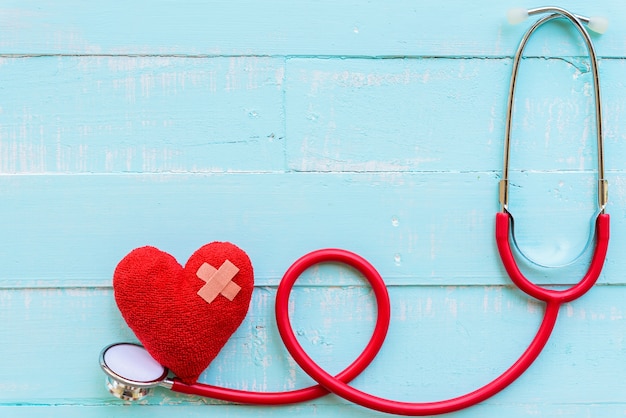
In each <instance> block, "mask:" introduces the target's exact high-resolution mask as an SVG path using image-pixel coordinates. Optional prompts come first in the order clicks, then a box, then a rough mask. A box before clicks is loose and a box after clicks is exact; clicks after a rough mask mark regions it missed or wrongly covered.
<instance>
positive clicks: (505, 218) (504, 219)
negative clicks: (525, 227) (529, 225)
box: [496, 7, 609, 303]
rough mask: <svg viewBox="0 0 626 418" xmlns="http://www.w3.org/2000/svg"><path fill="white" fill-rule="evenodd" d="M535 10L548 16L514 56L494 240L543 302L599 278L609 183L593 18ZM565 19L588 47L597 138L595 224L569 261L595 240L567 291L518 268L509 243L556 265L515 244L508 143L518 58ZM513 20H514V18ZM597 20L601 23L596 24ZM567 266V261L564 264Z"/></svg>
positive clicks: (567, 296) (516, 277)
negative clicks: (537, 35) (535, 37)
mask: <svg viewBox="0 0 626 418" xmlns="http://www.w3.org/2000/svg"><path fill="white" fill-rule="evenodd" d="M538 13H550V14H549V15H548V16H546V17H543V18H541V19H539V20H538V21H537V22H536V23H535V24H533V25H532V26H531V27H530V29H528V30H527V31H526V33H525V34H524V36H523V38H522V40H521V41H520V44H519V47H518V49H517V52H516V53H515V56H514V58H513V69H512V73H511V83H510V86H509V96H508V103H507V114H506V127H505V135H504V165H503V169H502V180H500V183H499V188H500V190H499V200H500V209H501V211H500V212H499V213H498V214H497V215H496V242H497V246H498V251H499V253H500V258H501V259H502V263H503V265H504V267H505V269H506V271H507V273H508V275H509V276H510V278H511V280H512V281H513V282H514V283H515V284H516V285H517V286H518V287H519V288H520V289H521V290H522V291H524V292H525V293H527V294H528V295H530V296H532V297H534V298H537V299H540V300H543V301H545V302H548V301H551V300H554V301H559V302H560V303H564V302H569V301H572V300H574V299H576V298H578V297H580V296H582V295H583V294H584V293H585V292H587V291H588V290H589V289H591V287H593V285H594V284H595V283H596V281H597V280H598V277H599V276H600V273H601V271H602V266H603V264H604V260H605V258H606V253H607V249H608V241H609V215H607V214H605V213H604V210H605V207H606V204H607V202H608V182H607V180H606V179H605V178H604V146H603V133H602V106H601V98H600V77H599V73H598V66H597V56H596V52H595V49H594V46H593V43H592V41H591V37H590V36H589V33H588V32H587V30H586V29H585V26H584V25H583V22H586V23H588V24H591V23H592V19H589V18H585V17H581V16H577V15H574V14H572V13H571V12H569V11H567V10H564V9H561V8H557V7H544V8H538V9H532V10H529V11H527V14H528V15H532V14H538ZM516 14H519V13H518V12H516V13H513V15H516ZM562 18H564V19H567V20H568V21H569V22H571V23H572V25H573V26H574V27H575V28H576V29H577V31H578V33H579V34H580V35H581V37H582V38H583V40H584V43H585V45H586V47H587V52H588V54H589V61H590V66H591V73H592V77H593V91H594V98H595V120H596V137H597V149H598V173H597V174H598V187H597V195H598V196H597V205H598V209H597V212H596V213H597V216H596V219H595V225H594V227H593V228H592V231H591V233H590V237H589V239H588V241H587V243H588V244H587V245H586V246H585V249H584V250H583V251H582V252H581V253H580V254H579V255H578V256H577V257H575V258H574V260H572V261H571V262H570V263H568V264H571V263H573V262H574V261H576V260H577V259H578V258H579V257H580V256H581V255H582V254H583V253H584V252H586V249H587V247H588V245H589V244H590V243H591V242H593V241H594V239H593V237H594V236H595V248H594V255H593V257H592V260H591V263H590V265H589V268H588V270H587V273H586V274H585V275H584V277H583V278H582V279H581V280H580V281H579V282H578V284H576V285H574V286H573V287H571V288H569V289H566V290H550V289H545V288H543V287H541V286H538V285H536V284H534V283H532V282H531V281H530V280H528V279H527V278H526V277H525V276H524V275H523V274H522V272H521V271H520V269H519V268H518V266H517V263H516V261H515V258H514V256H513V253H512V251H511V242H512V243H513V246H514V247H515V248H516V249H517V252H518V253H519V254H520V255H521V256H522V257H524V258H525V259H526V260H528V261H530V262H531V263H533V264H537V265H540V266H542V267H556V266H546V265H542V264H540V263H538V262H536V261H534V260H532V259H531V258H529V257H528V256H526V255H525V254H524V252H523V251H522V250H521V249H520V248H519V246H518V245H517V241H516V239H515V228H514V225H515V223H514V218H513V215H512V214H511V212H510V211H509V187H508V186H509V179H508V172H509V155H510V143H511V125H512V116H513V102H514V96H515V86H516V80H517V74H518V71H519V65H520V61H521V57H522V54H523V52H524V48H525V47H526V44H527V42H528V40H529V39H530V36H531V35H532V34H533V33H534V32H535V30H537V29H538V28H539V27H540V26H541V25H543V24H545V23H547V22H549V21H551V20H553V19H562ZM513 20H515V19H513ZM595 22H596V23H595V24H594V25H592V26H593V27H595V28H596V30H598V28H600V29H602V30H604V29H606V25H607V24H606V22H605V21H604V20H601V19H597V18H596V20H595ZM597 22H601V23H600V24H597ZM566 265H567V264H566Z"/></svg>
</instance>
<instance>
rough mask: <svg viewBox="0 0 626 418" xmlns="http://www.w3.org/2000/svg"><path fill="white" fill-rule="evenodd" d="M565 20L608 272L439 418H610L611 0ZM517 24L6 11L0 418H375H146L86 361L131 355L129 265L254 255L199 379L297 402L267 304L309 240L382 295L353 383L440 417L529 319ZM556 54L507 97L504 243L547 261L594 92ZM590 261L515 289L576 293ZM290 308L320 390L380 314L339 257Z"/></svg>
mask: <svg viewBox="0 0 626 418" xmlns="http://www.w3.org/2000/svg"><path fill="white" fill-rule="evenodd" d="M559 5H560V6H563V7H566V8H571V10H572V11H574V12H577V13H582V14H589V15H602V14H605V15H608V16H609V17H610V18H611V26H610V29H609V31H608V32H607V33H606V34H604V35H602V36H599V35H593V39H594V42H595V44H596V48H597V52H598V55H599V57H600V60H599V68H600V76H601V90H602V95H603V102H602V103H603V110H604V116H605V119H604V121H603V128H604V133H605V136H604V141H605V152H606V155H605V157H606V158H605V160H606V161H605V163H606V178H607V180H608V181H609V184H610V186H609V205H608V206H607V213H609V214H610V215H611V222H612V224H611V242H610V246H609V253H608V256H607V260H606V264H605V268H604V270H603V273H602V275H601V277H600V280H599V284H598V285H597V286H595V287H594V288H593V289H591V291H590V292H589V293H588V294H587V295H585V296H584V297H583V298H581V299H580V300H576V301H574V302H572V303H569V304H566V305H565V306H563V307H562V308H561V312H560V318H559V321H558V322H557V326H556V329H555V331H554V334H553V336H552V339H551V340H550V342H549V343H548V345H547V347H546V349H545V351H544V353H542V355H541V356H540V357H539V359H538V360H537V362H536V363H535V364H534V365H533V366H532V367H531V368H530V369H529V370H528V372H527V373H526V374H524V375H523V376H522V377H521V378H520V379H519V380H518V381H516V382H515V383H514V384H512V385H511V386H510V387H509V388H507V389H506V390H504V391H503V392H501V393H500V394H498V395H496V396H495V397H493V398H491V399H489V400H487V401H485V402H483V403H481V404H480V405H477V406H475V407H473V408H469V409H467V410H463V411H459V412H457V413H454V414H451V415H450V416H453V417H503V416H506V417H512V418H517V417H529V416H532V417H554V416H568V417H582V416H585V417H587V416H588V417H596V416H597V417H613V416H619V415H623V414H624V412H625V411H626V404H625V403H624V397H623V393H624V383H623V380H624V379H623V376H624V374H625V372H626V370H624V364H626V363H625V362H624V361H623V359H624V355H625V354H626V353H625V350H626V348H625V346H624V338H625V335H624V326H623V321H624V307H623V300H624V297H625V294H624V292H626V287H625V286H624V284H625V283H626V282H625V281H624V280H625V277H626V276H625V275H624V272H626V261H625V260H624V257H622V256H621V253H622V252H623V250H624V249H625V248H626V236H625V233H624V231H625V230H626V213H625V209H624V208H625V207H626V171H625V167H624V164H623V161H625V156H626V145H625V144H626V141H624V139H626V129H624V127H623V120H622V119H623V117H622V113H623V111H624V109H625V108H626V99H625V97H626V95H625V94H624V92H625V91H626V84H625V83H624V82H623V74H624V71H625V70H626V68H625V65H626V61H625V60H624V57H625V56H626V54H625V51H626V50H625V49H624V42H623V40H624V39H625V37H626V25H624V24H623V22H622V21H623V19H622V18H621V16H625V15H626V14H625V13H626V3H624V2H621V1H618V0H603V1H599V2H595V3H593V4H589V2H583V1H581V0H571V1H569V0H564V1H563V2H561V4H559ZM513 6H520V4H518V3H515V4H513V3H511V2H504V3H503V2H497V1H493V0H490V1H482V2H479V3H477V4H476V3H471V4H469V3H464V2H460V1H449V2H439V3H437V4H436V5H435V4H432V3H428V2H408V1H401V2H394V3H393V4H392V3H389V2H385V1H378V0H377V1H371V2H362V1H355V0H347V1H341V2H336V1H329V0H323V1H304V2H290V1H284V0H268V1H264V2H249V1H240V0H235V1H211V2H199V1H193V0H184V1H177V2H172V1H169V0H156V1H146V0H131V1H125V2H121V1H115V0H114V1H108V2H93V3H84V2H78V1H75V0H60V1H57V2H49V3H42V2H36V1H31V0H20V1H13V0H4V1H0V34H1V35H2V36H0V231H1V234H2V237H3V239H2V240H0V324H1V325H0V341H1V342H2V344H1V345H0V354H1V355H0V416H2V417H5V416H6V417H33V416H45V417H109V416H116V417H117V416H122V417H123V416H133V417H143V416H150V417H161V416H172V415H176V416H189V417H200V416H202V417H204V416H207V415H209V414H216V415H219V416H231V417H248V416H255V417H256V416H260V417H283V416H295V417H318V416H346V417H371V416H381V417H382V416H387V415H384V414H379V413H375V412H372V411H369V410H366V409H363V408H362V407H359V406H356V405H353V404H351V403H349V402H347V401H345V400H343V399H340V398H337V397H336V396H334V395H329V396H326V397H324V398H321V399H318V400H315V401H312V402H309V403H305V404H302V405H290V406H284V407H255V406H244V405H227V404H223V403H221V402H218V401H215V400H210V399H200V398H196V397H189V396H184V395H177V394H174V393H172V392H168V391H165V390H162V389H159V390H157V391H156V393H155V394H154V395H153V396H151V397H149V398H147V399H146V400H144V401H142V402H140V405H128V404H126V403H124V402H122V401H118V400H116V399H114V398H112V397H111V396H110V395H109V394H108V392H107V391H106V389H105V387H104V375H103V374H102V373H101V371H100V370H99V367H98V365H97V359H98V354H99V352H100V350H101V349H102V348H103V347H104V346H106V345H107V344H110V343H112V342H116V341H134V340H135V337H134V336H133V334H132V332H131V331H130V330H129V328H128V327H127V326H126V324H125V323H124V321H123V319H122V318H121V316H120V314H119V312H118V310H117V307H116V306H115V302H114V298H113V294H112V292H113V291H112V287H111V276H112V273H113V270H114V269H115V266H116V264H117V262H118V261H119V260H120V259H121V258H122V257H123V256H124V255H125V254H127V253H128V252H129V251H130V250H132V249H133V248H135V247H138V246H143V245H154V246H157V247H159V248H161V249H162V250H164V251H168V252H170V253H171V254H172V255H174V256H175V257H176V258H177V259H178V260H179V261H180V262H181V263H185V261H186V260H187V258H188V257H189V256H190V255H191V254H192V252H193V251H194V250H195V249H196V248H198V247H199V246H201V245H203V244H205V243H207V242H211V241H215V240H222V241H231V242H233V243H235V244H237V245H238V246H240V247H241V248H243V249H244V250H245V251H246V252H247V253H248V254H249V255H250V257H251V260H252V262H253V265H254V268H255V273H256V275H255V280H256V286H255V290H254V294H253V299H252V304H251V308H250V312H249V315H248V317H247V318H246V320H245V321H244V323H243V325H242V326H241V327H240V329H239V330H238V331H237V332H236V333H235V335H234V336H233V338H232V339H231V340H230V341H229V342H228V344H227V345H226V347H225V348H224V349H223V350H222V352H221V354H220V355H219V356H218V358H217V359H216V360H215V361H214V363H213V364H212V365H211V367H209V368H208V369H207V370H206V371H205V373H204V374H203V375H202V376H201V381H203V382H208V383H211V384H217V385H222V386H226V387H233V388H241V389H248V390H259V391H277V390H287V389H293V388H299V387H304V386H307V385H310V384H312V383H313V382H312V381H311V379H310V378H308V377H307V376H306V375H305V374H304V373H303V372H302V371H301V370H299V368H298V367H297V365H296V364H294V362H293V360H292V359H291V358H290V357H289V355H288V353H287V352H286V350H285V348H284V347H283V345H282V343H281V341H280V338H279V336H278V333H277V330H276V325H275V321H274V306H273V305H274V298H275V294H276V288H277V285H278V283H279V281H280V279H281V277H282V275H283V273H284V271H285V270H286V269H287V268H288V266H289V265H290V264H291V263H292V262H293V261H294V260H296V259H297V258H298V257H300V256H302V255H303V254H305V253H307V252H308V251H312V250H315V249H318V248H324V247H339V248H345V249H348V250H352V251H355V252H357V253H359V254H360V255H362V256H364V257H365V258H367V259H368V260H369V261H370V262H371V263H372V264H373V265H374V266H375V267H376V268H377V269H378V270H379V271H380V273H381V274H382V276H383V277H384V279H385V281H386V283H387V285H388V289H389V292H390V296H391V299H392V323H391V328H390V330H389V336H388V339H387V340H386V342H385V345H384V347H383V349H382V351H381V353H380V355H379V356H378V358H377V359H376V360H375V361H374V363H373V364H372V365H371V366H370V368H368V370H366V371H365V372H364V373H363V375H362V376H359V377H358V378H357V379H356V380H355V382H354V385H355V386H356V387H358V388H360V389H362V390H365V391H367V392H371V393H374V394H377V395H379V396H384V397H389V398H393V399H399V400H405V401H417V402H421V401H434V400H439V399H442V398H446V397H452V396H458V395H460V394H463V393H466V392H468V391H472V390H474V389H476V388H478V387H480V386H481V385H484V384H485V383H487V382H489V381H490V380H491V379H493V378H494V377H496V376H497V375H498V374H499V373H501V372H502V371H503V370H505V369H506V368H507V367H508V366H510V365H511V364H512V363H513V362H514V361H515V360H516V359H517V357H518V356H519V354H520V353H521V352H522V351H523V349H524V348H525V347H526V345H527V344H528V343H529V342H530V340H531V338H532V336H533V335H534V332H535V331H536V329H537V326H538V324H539V322H540V320H541V316H542V312H543V307H542V304H541V303H539V302H537V301H533V300H530V299H528V298H527V297H526V296H525V295H523V294H522V293H521V292H520V291H518V290H517V289H515V288H514V287H513V286H512V285H511V284H510V281H509V279H508V277H507V276H506V274H505V272H504V269H503V268H502V266H501V263H500V261H499V258H498V255H497V250H496V246H495V241H494V237H493V235H494V220H495V214H496V212H497V211H498V210H499V204H498V199H497V184H498V181H499V180H500V177H501V171H502V155H503V149H502V147H503V144H502V141H503V136H504V120H505V111H506V109H505V105H506V100H507V98H506V94H507V91H508V84H509V77H510V72H511V65H512V55H513V54H514V51H515V49H516V47H517V43H518V42H519V39H520V37H521V36H522V34H523V32H524V30H526V28H528V26H529V25H530V23H529V22H525V23H522V24H520V25H518V26H515V27H510V26H508V25H507V24H506V21H505V18H504V16H505V13H506V9H507V8H509V7H513ZM522 6H534V5H522ZM576 36H577V35H576V34H575V33H574V31H573V30H571V28H569V27H568V26H567V25H565V24H562V23H555V24H552V25H550V26H549V27H545V28H542V29H541V30H540V31H538V33H537V36H536V38H534V39H533V40H532V41H531V43H530V45H529V47H528V50H527V55H528V56H527V57H526V58H525V59H524V60H523V62H522V68H521V72H520V78H519V80H518V82H519V90H518V94H517V96H516V101H515V109H516V111H515V114H514V119H513V137H512V138H513V141H512V159H511V176H510V179H511V192H510V193H511V201H510V207H511V211H512V212H513V214H514V215H515V219H516V227H517V229H516V236H517V238H518V240H519V243H520V245H521V246H522V247H523V249H524V250H525V251H527V252H529V253H531V254H532V255H533V256H534V257H536V258H537V259H539V260H540V261H543V262H547V263H555V262H556V263H559V262H561V261H563V260H569V259H571V258H572V257H574V256H575V255H577V254H578V253H579V252H580V251H581V250H582V249H583V248H584V246H585V243H586V241H587V239H588V237H589V232H590V226H591V222H590V220H591V219H590V218H591V217H592V215H593V213H594V210H595V209H596V207H595V202H596V190H595V182H596V175H595V170H596V159H597V150H596V148H595V134H596V133H595V128H594V126H595V125H594V124H595V122H594V119H593V102H592V99H593V97H592V95H591V91H592V90H591V83H592V75H591V74H590V71H589V64H588V61H587V58H586V57H584V56H582V55H583V54H584V48H583V47H582V44H581V40H580V39H578V38H577V37H576ZM588 259H589V253H588V252H587V253H585V254H584V255H583V256H582V258H581V259H580V260H578V261H577V262H575V263H573V264H572V265H571V266H568V267H566V268H562V269H549V268H538V267H536V266H533V265H530V264H527V263H522V269H523V271H524V272H525V273H526V274H527V275H528V276H529V277H531V278H532V280H533V281H535V282H537V283H542V284H546V285H552V286H568V285H571V284H572V283H575V282H576V281H577V280H578V278H579V277H581V276H582V275H583V274H584V273H585V271H586V268H587V261H588ZM291 303H292V304H291V309H292V311H291V312H290V314H291V318H292V321H293V323H294V327H295V329H296V333H297V335H298V338H299V339H300V341H301V343H302V344H303V346H304V347H305V349H306V350H307V352H309V353H310V354H311V356H312V357H313V358H314V359H316V360H317V361H319V362H320V363H321V364H322V365H323V366H324V367H325V368H327V369H328V370H329V371H331V372H333V373H336V372H338V371H340V370H341V369H342V368H343V367H345V366H346V365H347V364H349V363H350V362H351V361H352V359H353V358H354V357H355V356H356V355H358V352H359V350H361V349H362V347H363V346H364V345H365V344H366V342H367V339H368V337H369V334H370V333H371V331H372V328H373V321H374V318H375V315H376V306H375V304H374V301H373V299H372V295H371V290H370V289H369V287H368V286H367V285H366V284H365V283H364V282H363V280H362V279H361V278H360V277H359V276H358V275H357V274H356V273H355V272H354V271H352V270H350V269H347V268H343V267H342V266H339V265H335V264H325V265H320V266H316V267H314V268H312V269H310V270H308V271H307V272H305V273H304V274H303V275H302V277H301V279H300V280H299V281H298V283H297V284H296V286H295V289H294V293H293V296H292V301H291Z"/></svg>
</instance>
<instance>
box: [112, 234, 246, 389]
mask: <svg viewBox="0 0 626 418" xmlns="http://www.w3.org/2000/svg"><path fill="white" fill-rule="evenodd" d="M227 260H228V261H230V263H232V264H234V265H235V266H236V267H237V268H238V269H239V271H238V272H237V273H236V274H235V275H234V276H232V274H233V272H231V274H230V276H228V275H226V277H225V279H223V280H226V281H228V280H231V279H229V277H231V278H232V282H234V283H235V284H236V285H237V286H239V287H240V289H237V286H234V285H232V283H231V284H230V285H228V286H231V288H230V290H232V288H233V287H234V288H235V292H236V295H235V296H234V298H233V299H232V301H231V300H229V299H228V298H227V296H229V297H232V292H230V294H229V293H228V292H227V291H226V290H221V288H222V287H223V285H224V282H223V280H222V286H218V285H216V283H219V282H220V280H219V279H218V278H217V276H213V277H212V279H213V280H211V279H209V280H208V281H207V280H206V279H207V276H206V273H205V274H204V276H205V279H202V278H200V277H199V276H198V272H199V269H200V268H201V267H202V266H203V264H204V263H208V265H209V266H210V267H208V269H209V272H210V273H211V272H212V274H217V273H215V270H216V269H217V270H219V271H220V272H224V271H225V270H222V269H220V267H222V266H223V265H224V266H229V264H228V262H227ZM203 268H207V266H204V267H203ZM204 271H205V272H206V270H204ZM201 275H203V274H202V273H201ZM221 277H224V275H222V276H221ZM211 284H213V286H211ZM205 285H206V286H207V288H208V287H212V290H214V293H215V295H216V296H215V299H213V300H212V301H211V302H210V303H209V302H207V300H205V299H203V297H201V296H199V295H198V291H199V290H200V289H201V288H203V287H204V286H205ZM215 286H217V287H215ZM253 287H254V274H253V270H252V263H251V262H250V259H249V258H248V255H247V254H246V253H245V252H244V251H243V250H241V249H240V248H238V247H237V246H235V245H233V244H231V243H228V242H212V243H210V244H207V245H205V246H203V247H201V248H200V249H198V250H197V251H196V252H195V253H193V255H192V256H191V257H190V258H189V260H188V261H187V264H186V265H185V267H184V268H183V267H182V266H181V265H180V264H179V263H178V262H177V261H176V259H175V258H174V257H172V256H171V255H170V254H168V253H165V252H163V251H161V250H159V249H157V248H154V247H141V248H137V249H135V250H133V251H131V252H130V253H129V254H128V255H127V256H126V257H124V258H123V259H122V261H120V263H119V264H118V265H117V267H116V269H115V273H114V275H113V290H114V293H115V301H116V302H117V306H118V308H119V309H120V312H121V313H122V316H123V317H124V319H125V320H126V323H127V324H128V326H129V327H130V328H131V329H132V330H133V331H134V332H135V335H136V336H137V338H138V339H139V341H141V343H142V344H143V345H144V347H145V348H146V350H148V352H149V353H150V355H151V356H152V357H154V359H155V360H156V361H158V362H159V363H160V364H162V365H163V366H165V367H167V368H169V369H170V370H171V371H172V372H174V373H175V374H176V376H178V377H179V378H180V379H181V380H183V381H184V382H186V383H194V382H195V381H196V380H198V377H199V376H200V374H201V373H202V372H203V371H204V370H205V369H206V368H207V367H208V366H209V363H211V361H213V359H214V358H215V357H216V356H217V354H218V353H219V351H220V350H221V349H222V347H223V346H224V344H226V341H228V338H230V336H231V335H232V334H233V332H235V330H236V329H237V328H238V327H239V325H240V324H241V322H242V321H243V319H244V317H245V316H246V313H247V311H248V307H249V305H250V298H251V296H252V289H253ZM207 288H205V289H203V290H206V289H207ZM220 290H221V293H220ZM237 292H238V293H237ZM224 295H227V296H224Z"/></svg>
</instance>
